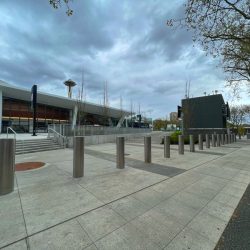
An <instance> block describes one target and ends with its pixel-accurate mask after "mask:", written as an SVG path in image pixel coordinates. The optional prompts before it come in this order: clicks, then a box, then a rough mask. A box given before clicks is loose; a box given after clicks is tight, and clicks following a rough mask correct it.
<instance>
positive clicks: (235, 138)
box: [234, 134, 237, 142]
mask: <svg viewBox="0 0 250 250" xmlns="http://www.w3.org/2000/svg"><path fill="white" fill-rule="evenodd" d="M234 141H235V142H236V141H237V137H236V134H234Z"/></svg>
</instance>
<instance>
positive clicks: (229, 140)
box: [228, 134, 232, 144]
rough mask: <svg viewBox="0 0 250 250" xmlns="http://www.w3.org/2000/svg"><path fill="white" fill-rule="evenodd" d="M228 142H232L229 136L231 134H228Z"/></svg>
mask: <svg viewBox="0 0 250 250" xmlns="http://www.w3.org/2000/svg"><path fill="white" fill-rule="evenodd" d="M228 143H229V144H230V143H232V136H231V134H228Z"/></svg>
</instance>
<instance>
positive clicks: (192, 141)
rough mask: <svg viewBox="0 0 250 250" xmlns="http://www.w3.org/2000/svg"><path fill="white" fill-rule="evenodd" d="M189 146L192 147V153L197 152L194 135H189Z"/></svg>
mask: <svg viewBox="0 0 250 250" xmlns="http://www.w3.org/2000/svg"><path fill="white" fill-rule="evenodd" d="M189 145H190V152H195V146H194V136H193V135H189Z"/></svg>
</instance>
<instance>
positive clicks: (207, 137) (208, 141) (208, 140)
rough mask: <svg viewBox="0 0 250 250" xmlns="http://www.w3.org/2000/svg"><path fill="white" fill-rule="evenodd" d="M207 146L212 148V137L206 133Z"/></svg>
mask: <svg viewBox="0 0 250 250" xmlns="http://www.w3.org/2000/svg"><path fill="white" fill-rule="evenodd" d="M206 148H210V138H209V135H208V134H206Z"/></svg>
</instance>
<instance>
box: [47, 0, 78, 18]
mask: <svg viewBox="0 0 250 250" xmlns="http://www.w3.org/2000/svg"><path fill="white" fill-rule="evenodd" d="M70 1H72V0H49V3H50V4H51V5H52V7H53V8H54V9H58V8H59V7H61V4H62V3H63V4H64V5H65V6H66V8H67V11H66V14H67V15H68V16H71V15H73V10H72V9H71V8H70V6H69V2H70Z"/></svg>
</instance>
